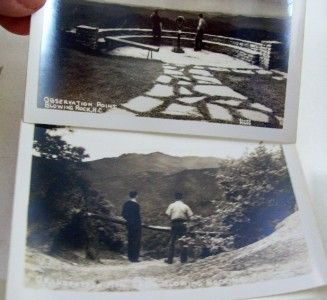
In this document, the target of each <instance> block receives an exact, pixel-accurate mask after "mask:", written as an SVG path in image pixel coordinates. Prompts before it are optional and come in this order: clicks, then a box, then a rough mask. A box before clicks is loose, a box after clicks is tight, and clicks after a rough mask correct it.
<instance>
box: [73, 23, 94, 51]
mask: <svg viewBox="0 0 327 300" xmlns="http://www.w3.org/2000/svg"><path fill="white" fill-rule="evenodd" d="M98 33H99V28H96V27H90V26H85V25H80V26H77V27H76V43H77V44H78V45H79V46H81V47H83V48H86V49H89V50H97V46H98Z"/></svg>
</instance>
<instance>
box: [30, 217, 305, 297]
mask: <svg viewBox="0 0 327 300" xmlns="http://www.w3.org/2000/svg"><path fill="white" fill-rule="evenodd" d="M310 271H311V270H310V264H309V262H308V253H307V248H306V244H305V240H304V237H303V233H302V229H301V224H300V220H299V215H298V213H294V214H293V215H291V216H290V217H288V218H286V219H285V220H284V221H282V222H281V223H280V224H278V225H277V227H276V231H275V232H274V233H273V234H271V235H270V236H268V237H266V238H264V239H262V240H260V241H258V242H256V243H254V244H252V245H249V246H246V247H244V248H240V249H238V250H234V251H230V252H226V253H222V254H220V255H216V256H212V257H209V258H206V259H203V260H198V261H197V262H194V263H187V264H181V263H179V262H175V263H174V264H173V265H167V264H165V263H164V261H163V260H154V259H153V260H144V261H142V262H140V263H135V264H132V263H129V262H128V261H127V259H126V257H124V256H121V255H116V257H112V258H110V259H104V260H102V262H101V264H100V263H87V262H85V261H84V262H83V261H76V260H75V261H74V262H72V261H71V260H67V259H66V260H64V259H63V258H59V257H51V256H48V255H46V254H43V253H41V252H39V251H37V250H35V249H28V250H27V253H26V284H27V286H29V287H34V288H45V287H46V288H49V289H54V290H80V291H102V292H105V291H137V290H157V289H167V288H183V287H191V288H196V287H199V286H200V287H205V286H208V287H209V286H229V285H235V284H244V283H251V282H258V281H263V280H272V279H283V278H289V277H294V276H299V275H304V274H308V273H310Z"/></svg>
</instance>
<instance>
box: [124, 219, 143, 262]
mask: <svg viewBox="0 0 327 300" xmlns="http://www.w3.org/2000/svg"><path fill="white" fill-rule="evenodd" d="M141 236H142V230H141V227H139V226H138V227H134V226H129V225H127V239H128V250H127V255H128V259H129V261H131V262H137V261H138V259H139V257H140V249H141Z"/></svg>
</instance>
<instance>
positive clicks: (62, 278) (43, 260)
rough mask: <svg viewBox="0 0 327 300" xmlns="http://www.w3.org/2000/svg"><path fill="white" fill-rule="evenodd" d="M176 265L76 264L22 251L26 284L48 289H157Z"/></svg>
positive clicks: (155, 262)
mask: <svg viewBox="0 0 327 300" xmlns="http://www.w3.org/2000/svg"><path fill="white" fill-rule="evenodd" d="M179 265H180V264H179V263H177V264H174V265H167V264H166V263H165V262H164V261H163V260H148V261H142V262H139V263H130V262H128V261H127V260H126V259H124V258H122V259H120V260H116V259H115V260H114V259H102V260H101V263H100V264H99V263H89V264H77V263H72V262H69V261H66V260H62V259H59V258H55V257H51V256H48V255H46V254H43V253H40V252H38V251H36V250H33V249H29V250H28V252H27V254H26V269H27V270H26V275H27V276H26V283H27V284H28V286H32V287H37V286H40V285H43V286H44V285H45V286H46V287H48V288H51V289H55V290H56V289H77V288H78V289H79V290H82V291H116V290H119V291H133V290H157V289H160V287H161V286H162V284H163V282H162V279H160V278H162V277H166V276H169V274H170V273H175V272H176V268H177V267H178V266H179Z"/></svg>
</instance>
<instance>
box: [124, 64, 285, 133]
mask: <svg viewBox="0 0 327 300" xmlns="http://www.w3.org/2000/svg"><path fill="white" fill-rule="evenodd" d="M163 69H164V70H163V74H162V75H160V76H159V77H158V78H157V80H156V81H155V82H154V86H153V87H152V89H151V90H149V91H148V92H146V93H145V94H144V95H142V96H138V97H136V98H134V99H131V100H130V101H128V102H127V103H125V104H122V105H119V107H118V108H119V109H120V110H122V111H126V112H127V113H130V114H133V115H137V116H142V117H156V118H170V119H184V120H202V121H207V122H217V123H228V124H242V125H257V126H268V127H277V128H279V127H282V126H283V117H282V116H278V115H276V114H275V113H274V111H273V109H272V108H270V107H267V106H265V105H263V104H260V103H253V102H252V101H250V99H248V97H246V96H245V95H242V94H241V93H239V92H236V91H234V90H233V89H232V88H230V87H228V86H226V85H224V84H223V83H222V82H221V81H220V80H218V79H217V78H216V77H215V75H216V74H217V72H234V73H240V74H249V76H251V74H259V75H262V76H270V77H271V78H272V79H274V80H286V76H287V75H286V74H278V73H277V72H274V71H266V70H262V69H254V70H248V69H235V68H219V67H209V66H196V65H178V64H173V63H166V64H164V66H163Z"/></svg>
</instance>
